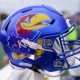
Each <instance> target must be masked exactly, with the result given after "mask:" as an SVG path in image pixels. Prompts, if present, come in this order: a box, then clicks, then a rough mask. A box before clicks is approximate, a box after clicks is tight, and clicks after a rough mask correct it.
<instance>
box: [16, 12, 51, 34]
mask: <svg viewBox="0 0 80 80" xmlns="http://www.w3.org/2000/svg"><path fill="white" fill-rule="evenodd" d="M50 21H51V18H50V17H49V16H48V15H46V14H42V13H39V14H28V15H27V16H23V17H22V18H21V19H20V20H19V21H18V23H17V24H16V26H17V33H19V34H22V33H24V34H25V33H31V32H32V30H36V29H39V28H42V27H45V26H47V25H49V24H48V23H49V22H50Z"/></svg>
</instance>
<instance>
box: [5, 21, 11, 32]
mask: <svg viewBox="0 0 80 80" xmlns="http://www.w3.org/2000/svg"><path fill="white" fill-rule="evenodd" d="M10 22H11V20H10V21H9V22H8V24H7V25H6V27H5V30H6V31H7V30H8V27H9V24H10Z"/></svg>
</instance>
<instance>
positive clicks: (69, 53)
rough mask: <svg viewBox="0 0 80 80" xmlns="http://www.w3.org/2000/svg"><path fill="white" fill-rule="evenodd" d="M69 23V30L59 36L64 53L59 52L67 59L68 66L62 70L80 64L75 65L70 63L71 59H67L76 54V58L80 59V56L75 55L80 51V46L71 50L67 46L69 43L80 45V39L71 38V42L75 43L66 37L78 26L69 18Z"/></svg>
mask: <svg viewBox="0 0 80 80" xmlns="http://www.w3.org/2000/svg"><path fill="white" fill-rule="evenodd" d="M67 23H68V26H69V32H67V33H65V34H62V35H61V36H60V38H59V40H60V43H61V48H62V52H63V54H58V55H59V56H61V57H63V59H65V61H66V63H67V65H68V66H67V67H63V68H62V69H61V70H67V69H72V68H76V67H79V66H80V64H79V65H75V66H74V65H69V61H68V60H67V59H69V58H71V57H72V56H74V59H77V60H78V61H80V59H79V58H77V57H75V55H77V54H79V53H80V51H79V49H80V47H77V48H74V49H72V50H69V49H68V48H67V47H68V46H69V45H80V40H70V42H74V43H72V44H70V43H69V40H67V39H65V37H66V36H67V35H69V34H70V33H71V32H73V31H74V29H75V28H76V25H75V24H74V23H72V22H70V21H69V20H68V22H67ZM70 24H71V26H70ZM65 49H66V50H65Z"/></svg>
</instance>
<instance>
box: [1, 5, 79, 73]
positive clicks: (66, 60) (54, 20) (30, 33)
mask: <svg viewBox="0 0 80 80" xmlns="http://www.w3.org/2000/svg"><path fill="white" fill-rule="evenodd" d="M75 27H76V26H75V24H74V23H72V22H71V21H69V20H66V19H64V17H63V15H62V14H60V13H59V12H58V11H57V10H55V9H53V8H51V7H49V6H44V5H42V6H31V7H26V8H23V9H21V10H19V11H17V12H15V13H14V14H12V15H11V16H10V17H8V18H7V20H6V21H5V23H4V24H3V26H2V28H1V31H0V41H1V43H2V45H3V49H4V51H5V52H6V54H7V55H8V57H9V60H10V63H11V65H12V66H15V67H19V68H23V69H25V68H28V69H31V70H33V71H37V72H46V71H49V72H53V71H58V70H61V71H63V70H67V69H72V68H76V67H78V66H80V65H76V66H73V64H74V62H75V57H74V56H73V55H75V54H78V53H79V52H77V53H73V52H72V51H75V50H77V49H79V48H76V49H73V50H69V49H68V47H67V45H68V41H67V40H66V36H67V35H68V34H70V33H71V32H72V31H73V30H74V29H75ZM77 42H78V41H77ZM32 57H34V58H32Z"/></svg>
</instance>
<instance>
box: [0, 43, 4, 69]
mask: <svg viewBox="0 0 80 80" xmlns="http://www.w3.org/2000/svg"><path fill="white" fill-rule="evenodd" d="M4 56H5V52H4V50H3V48H2V45H1V43H0V69H1V68H2V67H3V63H2V60H3V57H4Z"/></svg>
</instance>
